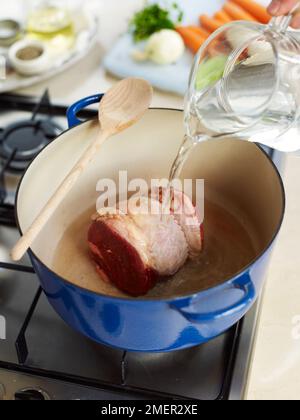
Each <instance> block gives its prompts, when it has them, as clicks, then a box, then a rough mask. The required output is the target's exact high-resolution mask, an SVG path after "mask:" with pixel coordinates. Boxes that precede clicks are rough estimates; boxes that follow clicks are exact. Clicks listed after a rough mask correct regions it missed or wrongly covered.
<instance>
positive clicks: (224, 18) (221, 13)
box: [214, 10, 232, 23]
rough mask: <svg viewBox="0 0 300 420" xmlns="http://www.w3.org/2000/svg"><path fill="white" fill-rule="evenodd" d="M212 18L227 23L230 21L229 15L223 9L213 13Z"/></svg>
mask: <svg viewBox="0 0 300 420" xmlns="http://www.w3.org/2000/svg"><path fill="white" fill-rule="evenodd" d="M214 18H215V19H218V20H220V21H221V22H223V23H229V22H231V21H232V19H231V17H230V16H229V14H228V13H226V12H225V10H219V11H218V12H217V13H216V14H215V15H214Z"/></svg>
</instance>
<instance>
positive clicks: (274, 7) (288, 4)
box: [268, 0, 300, 29]
mask: <svg viewBox="0 0 300 420" xmlns="http://www.w3.org/2000/svg"><path fill="white" fill-rule="evenodd" d="M297 3H299V0H273V1H272V3H271V4H270V6H269V7H268V12H269V13H270V14H271V15H273V16H280V15H286V14H288V13H289V12H290V11H291V10H292V9H293V7H294V6H296V4H297ZM299 6H300V4H299ZM291 26H292V27H293V28H295V29H299V28H300V11H298V12H297V13H296V14H295V16H294V18H293V20H292V23H291Z"/></svg>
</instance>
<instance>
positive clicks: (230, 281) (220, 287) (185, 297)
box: [15, 107, 286, 304]
mask: <svg viewBox="0 0 300 420" xmlns="http://www.w3.org/2000/svg"><path fill="white" fill-rule="evenodd" d="M149 109H150V110H156V111H175V112H181V113H182V112H183V110H182V109H176V108H160V107H153V108H149ZM91 120H93V119H92V118H91V119H90V120H87V121H82V122H81V123H80V124H79V125H80V126H81V125H83V124H87V123H88V122H89V121H91ZM79 125H78V126H79ZM78 126H77V127H78ZM75 128H76V127H71V128H69V129H67V130H65V131H64V132H62V133H61V134H60V135H59V136H57V137H56V138H55V139H54V140H53V141H52V142H50V143H49V144H48V145H47V146H45V147H44V149H42V150H41V151H40V152H39V154H38V155H37V156H36V157H35V158H34V159H33V160H32V162H31V163H30V165H29V166H28V167H27V169H26V171H25V172H24V174H23V175H22V178H21V179H20V182H19V184H18V187H17V191H16V198H15V219H16V224H17V228H18V230H19V232H20V234H21V235H23V231H22V229H21V226H20V222H19V217H18V198H19V192H20V189H21V186H22V182H23V179H24V178H25V176H26V174H27V172H28V170H29V169H30V167H31V165H32V164H33V163H34V162H35V160H36V159H37V158H38V156H39V155H40V153H42V152H43V151H44V150H45V149H46V148H47V147H49V146H50V145H51V144H53V142H55V141H56V140H58V139H59V138H60V137H62V136H63V135H64V134H65V133H68V132H69V131H71V130H73V129H75ZM253 144H254V146H256V147H257V148H258V149H259V150H260V151H261V152H262V153H263V154H264V155H265V157H266V159H268V161H269V162H270V164H271V165H272V166H273V168H274V170H275V172H276V174H277V176H278V179H279V182H280V187H281V194H282V202H283V206H282V214H281V218H280V222H279V224H278V228H277V229H276V231H275V233H274V235H273V237H272V239H271V241H270V243H269V244H268V245H267V246H266V248H265V249H264V250H263V251H262V252H261V253H260V254H259V255H258V256H257V257H256V258H255V259H254V260H253V261H251V262H250V263H249V264H248V265H247V266H246V267H245V268H243V269H242V270H241V271H239V272H238V273H237V274H236V275H235V276H234V277H231V278H230V279H228V280H225V281H224V282H223V283H221V284H219V285H217V286H213V287H209V288H207V289H204V290H201V291H199V292H196V293H193V294H189V295H183V296H174V297H173V298H167V299H166V298H161V299H160V298H152V299H147V298H131V297H128V298H123V297H115V296H109V295H104V294H101V293H97V292H93V291H91V290H89V289H85V288H84V287H81V286H77V285H75V284H74V283H72V282H70V281H69V280H67V279H65V278H63V277H61V276H60V275H58V274H57V273H55V271H53V270H52V269H51V268H49V267H48V266H47V265H46V264H44V263H43V262H42V261H41V260H40V258H39V257H38V256H37V255H35V253H34V252H33V251H32V249H29V250H28V253H29V255H30V257H31V258H33V259H35V260H36V261H37V262H38V263H39V264H40V265H41V266H42V267H43V268H44V269H46V270H47V271H49V272H50V273H51V274H53V275H54V276H56V277H57V278H58V279H59V280H60V281H61V282H62V283H64V284H65V285H66V286H67V287H71V288H75V289H78V290H80V291H82V292H84V293H85V294H88V295H91V296H94V297H100V298H101V299H105V300H108V301H112V300H113V301H115V302H126V303H136V302H142V303H143V304H155V303H156V304H158V303H162V302H164V303H173V302H181V303H184V302H186V301H187V300H188V301H191V300H194V299H196V298H197V297H199V295H202V296H204V295H205V294H206V293H208V292H210V291H217V290H218V291H221V290H223V289H226V288H228V286H232V284H233V283H234V282H235V280H237V279H238V278H239V277H241V276H243V275H246V274H247V273H248V272H249V270H250V269H251V268H252V267H253V266H254V265H255V264H256V263H258V262H259V261H260V260H261V259H262V258H263V257H264V256H265V255H266V254H267V252H268V251H269V250H270V249H271V247H272V245H273V244H274V242H275V240H276V238H277V236H278V234H279V232H280V230H281V227H282V224H283V220H284V216H285V212H286V193H285V188H284V184H283V180H282V177H281V175H280V173H279V170H278V168H277V166H276V165H275V163H274V162H273V161H272V159H271V158H270V157H269V155H268V154H267V153H266V151H265V150H264V149H263V148H262V146H260V145H259V144H258V143H253Z"/></svg>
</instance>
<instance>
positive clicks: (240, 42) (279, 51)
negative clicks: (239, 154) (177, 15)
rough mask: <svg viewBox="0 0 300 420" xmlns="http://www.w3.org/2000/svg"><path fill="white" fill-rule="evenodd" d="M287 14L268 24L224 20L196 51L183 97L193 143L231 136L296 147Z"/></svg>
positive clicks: (297, 81)
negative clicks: (225, 23) (227, 21)
mask: <svg viewBox="0 0 300 420" xmlns="http://www.w3.org/2000/svg"><path fill="white" fill-rule="evenodd" d="M291 17H292V16H291V15H289V16H285V17H280V18H274V19H272V21H271V23H270V24H269V25H268V26H265V25H261V24H256V23H252V22H233V23H229V24H227V25H225V26H223V27H222V28H220V29H219V30H218V31H216V32H215V33H214V34H213V35H212V36H211V37H210V38H209V39H208V40H207V41H206V43H205V44H204V45H203V46H202V48H201V49H200V50H199V52H198V54H197V56H196V58H195V63H194V66H193V69H192V72H191V76H190V83H189V90H188V93H187V96H186V106H185V122H186V130H187V134H188V136H189V138H191V139H193V141H194V142H198V141H202V140H203V139H204V140H205V139H206V138H223V137H224V136H231V137H236V138H239V139H242V140H248V141H253V142H259V143H262V144H265V145H267V146H271V147H272V148H274V149H278V150H281V151H290V152H291V151H298V150H300V44H299V41H298V39H297V37H296V35H295V33H296V32H293V31H289V30H287V28H288V26H289V23H290V20H291Z"/></svg>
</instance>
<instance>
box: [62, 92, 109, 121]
mask: <svg viewBox="0 0 300 420" xmlns="http://www.w3.org/2000/svg"><path fill="white" fill-rule="evenodd" d="M102 97H103V94H102V93H101V94H100V93H99V94H98V95H92V96H88V97H87V98H84V99H80V101H78V102H75V104H73V105H71V106H70V107H69V108H68V110H67V118H68V124H69V128H72V127H75V126H76V125H79V124H81V123H82V120H80V119H79V118H77V114H78V113H79V112H80V111H82V110H83V109H84V108H86V107H88V106H90V105H93V104H97V103H99V102H100V101H101V99H102Z"/></svg>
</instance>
